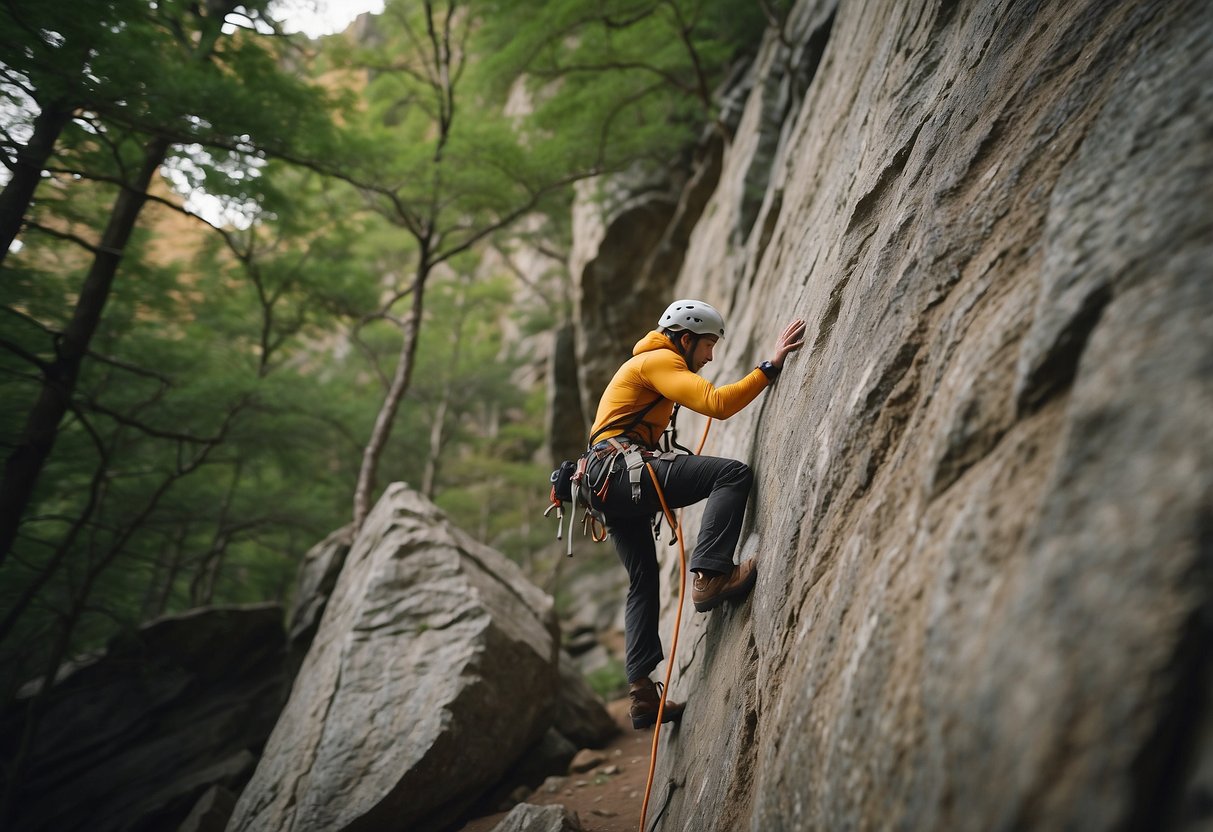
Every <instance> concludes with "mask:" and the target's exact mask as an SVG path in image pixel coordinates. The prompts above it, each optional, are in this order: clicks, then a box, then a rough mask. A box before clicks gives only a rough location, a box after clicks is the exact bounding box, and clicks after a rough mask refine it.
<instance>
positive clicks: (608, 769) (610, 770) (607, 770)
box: [598, 766, 619, 774]
mask: <svg viewBox="0 0 1213 832" xmlns="http://www.w3.org/2000/svg"><path fill="white" fill-rule="evenodd" d="M598 773H599V774H618V773H619V766H603V767H602V768H600V769H598Z"/></svg>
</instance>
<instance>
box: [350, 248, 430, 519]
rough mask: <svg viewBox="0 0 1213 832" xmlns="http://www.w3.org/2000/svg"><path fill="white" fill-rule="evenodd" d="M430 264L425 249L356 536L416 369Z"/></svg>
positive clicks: (369, 463) (361, 474)
mask: <svg viewBox="0 0 1213 832" xmlns="http://www.w3.org/2000/svg"><path fill="white" fill-rule="evenodd" d="M428 260H429V253H428V251H426V250H425V247H424V246H423V247H422V251H421V255H420V265H419V266H418V267H417V276H416V278H414V280H413V306H412V308H411V310H410V312H409V317H408V320H407V321H406V322H405V328H404V339H403V341H402V342H401V345H400V359H399V360H398V361H397V362H396V372H395V373H394V374H393V375H392V382H391V384H390V385H389V386H388V391H387V395H386V396H384V399H383V404H381V405H380V406H379V415H378V416H376V417H375V427H374V428H373V429H372V430H371V437H370V439H369V440H367V443H366V448H365V449H364V450H363V452H362V467H361V468H359V470H358V484H357V485H356V486H355V488H354V528H353V533H354V534H355V535H356V534H357V533H358V530H359V529H361V528H362V523H363V521H365V520H366V516H367V515H368V514H369V513H370V511H371V497H372V495H373V493H374V491H375V479H376V477H377V476H378V474H379V458H380V457H381V456H382V455H383V449H384V448H385V447H387V442H388V439H389V438H390V437H391V435H392V423H393V422H395V421H396V413H397V412H398V411H399V410H400V402H401V401H403V400H404V394H405V393H407V392H408V389H409V384H410V383H411V382H412V379H413V365H414V364H415V363H416V362H417V336H418V333H419V332H420V331H421V313H422V310H423V309H424V308H425V307H424V303H425V301H424V297H425V281H426V279H427V278H428V277H429V270H430V268H431V266H430V264H429V262H428Z"/></svg>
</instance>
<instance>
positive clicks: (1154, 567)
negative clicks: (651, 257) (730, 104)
mask: <svg viewBox="0 0 1213 832" xmlns="http://www.w3.org/2000/svg"><path fill="white" fill-rule="evenodd" d="M1210 44H1213V7H1211V6H1210V5H1209V4H1208V3H1207V2H1201V1H1200V0H1174V2H1166V1H1165V0H1150V1H1149V2H1141V0H1076V2H1070V3H1040V2H1035V3H1011V2H996V1H995V0H991V1H990V2H942V3H941V2H937V1H936V0H867V1H866V2H858V1H857V0H840V1H839V2H823V1H822V0H804V1H803V2H800V3H798V4H797V5H796V7H795V9H794V10H793V11H792V13H791V15H790V17H789V19H788V22H787V25H786V26H784V27H783V29H782V31H781V32H780V33H779V37H772V38H771V39H770V40H769V42H768V43H767V45H766V47H765V50H764V52H763V54H762V55H761V56H760V59H759V62H758V64H757V71H758V72H759V73H760V77H759V78H758V79H757V81H756V83H754V84H753V87H752V92H751V95H750V99H749V101H748V103H747V106H746V110H745V113H744V114H743V116H742V118H741V120H740V122H739V125H738V129H737V133H736V137H735V139H734V141H733V142H732V144H731V145H730V146H729V147H728V148H727V151H726V155H725V159H724V162H723V169H722V172H721V174H720V177H719V182H720V184H719V186H718V188H717V190H716V193H715V194H714V195H713V197H712V202H711V203H710V204H709V206H708V208H707V209H706V210H705V211H704V212H703V219H702V220H701V222H700V223H699V225H698V227H697V228H696V229H695V231H694V232H693V234H692V235H691V239H690V243H689V247H688V251H687V254H686V261H685V265H684V268H683V271H682V273H681V275H680V277H679V280H678V283H677V286H676V289H675V292H674V294H677V295H691V296H695V295H701V296H704V297H705V298H706V299H708V300H710V301H712V302H714V303H717V304H718V305H720V306H721V307H722V309H723V311H724V312H725V313H726V316H727V319H728V321H729V337H728V338H727V339H726V340H725V341H723V342H722V343H721V345H720V346H719V347H718V348H717V351H716V360H715V362H714V363H713V364H712V365H711V368H710V371H709V376H710V377H711V378H712V379H713V380H714V381H716V382H727V381H733V380H735V379H737V378H738V377H740V376H741V375H742V374H744V373H745V372H748V371H749V370H750V369H751V368H752V367H753V366H754V364H755V363H756V361H757V360H759V359H761V358H764V357H768V356H769V350H770V348H771V345H772V342H773V338H774V335H775V333H776V332H778V330H779V329H780V328H781V327H782V325H783V324H784V323H785V322H786V321H787V320H788V319H789V318H792V317H794V316H795V317H803V318H805V319H806V320H807V321H808V333H807V343H806V346H805V348H804V350H803V351H802V352H801V353H800V354H799V355H797V356H795V357H793V358H792V359H791V360H790V361H789V363H788V365H787V368H786V369H785V370H784V373H783V376H782V378H780V380H779V381H778V383H777V384H776V385H775V386H774V387H773V388H772V389H771V390H769V391H767V392H766V393H764V395H763V398H762V399H760V400H759V401H758V402H756V403H755V404H754V405H753V406H751V407H750V408H748V409H747V410H745V411H743V412H742V413H741V414H739V415H738V416H736V417H734V418H732V419H730V420H728V421H727V422H725V423H724V424H721V425H718V426H717V427H715V428H714V429H713V433H712V437H711V439H710V442H709V446H708V452H710V453H714V454H718V455H726V456H737V457H740V458H743V459H745V460H747V461H749V462H750V463H751V464H752V465H753V467H754V470H755V488H754V497H753V501H752V503H751V506H750V509H749V511H750V516H749V517H748V519H747V524H746V529H745V531H744V534H743V538H742V541H741V545H740V551H739V557H741V558H748V557H754V556H757V557H759V558H760V567H759V579H758V584H757V586H756V588H755V590H754V593H753V596H752V597H751V599H750V600H749V601H747V602H746V603H744V604H740V605H726V606H725V607H722V608H721V609H720V610H717V611H716V612H713V613H712V614H711V615H709V616H698V615H693V614H688V617H687V626H684V628H683V631H682V637H681V643H682V645H683V646H682V647H681V649H680V654H679V658H678V661H677V662H676V665H677V666H676V668H675V681H674V684H673V688H674V690H673V691H672V693H673V695H675V696H678V697H680V698H681V697H685V698H686V699H687V703H688V704H687V715H686V718H685V719H684V720H683V722H682V723H681V725H680V726H679V727H678V728H677V729H676V730H671V731H668V732H666V733H665V734H664V736H665V740H664V742H663V745H662V747H661V749H660V752H659V758H658V771H657V774H656V782H658V783H669V784H672V785H673V789H672V791H671V794H670V799H669V801H668V805H666V806H665V809H664V813H663V815H662V819H661V826H660V828H662V829H699V830H709V832H710V830H721V831H722V832H723V830H732V829H874V828H896V829H923V830H931V829H1020V828H1041V829H1098V830H1103V829H1146V828H1151V829H1196V828H1208V825H1209V823H1210V821H1211V819H1213V813H1211V811H1210V806H1213V778H1211V775H1210V772H1211V771H1213V767H1211V766H1210V760H1213V727H1211V726H1213V711H1210V707H1209V705H1210V702H1211V701H1213V696H1211V690H1213V687H1211V686H1210V679H1213V652H1211V649H1210V645H1211V644H1213V580H1211V578H1210V576H1211V575H1213V568H1211V564H1213V543H1211V541H1213V532H1211V531H1210V530H1211V529H1213V508H1211V507H1213V212H1211V210H1210V205H1211V204H1213V80H1211V79H1213V49H1210ZM780 76H781V77H782V78H783V79H796V78H798V79H800V80H779V77H780ZM785 88H786V89H787V90H788V94H787V95H783V94H782V93H781V94H779V95H775V93H776V92H778V91H780V90H782V89H785ZM781 101H782V102H785V103H786V106H787V115H786V118H784V119H783V120H782V126H781V127H780V129H779V130H778V131H776V133H774V134H772V132H771V131H770V129H769V124H770V120H769V118H768V116H769V114H770V112H771V108H772V106H773V104H778V103H779V102H781ZM781 106H782V105H781ZM771 135H776V136H777V144H776V148H775V150H774V157H773V158H774V161H773V162H772V163H770V164H768V163H766V162H764V161H761V160H760V157H761V156H762V155H764V154H770V153H771V152H772V151H771V144H770V142H769V140H768V138H769V137H770V136H771ZM764 171H766V173H764ZM762 176H765V177H766V178H767V179H768V180H769V181H768V184H767V190H766V192H765V196H764V197H763V199H762V200H760V201H756V200H754V199H753V196H752V193H751V192H750V191H749V187H750V186H749V185H748V184H747V183H753V182H754V181H755V179H756V177H758V178H761V177H762ZM659 307H660V305H659V304H655V305H654V309H659ZM585 323H586V324H587V325H591V324H592V325H597V324H598V320H597V319H596V318H592V317H587V318H586V320H585ZM582 337H583V340H585V341H586V342H588V343H592V342H595V337H596V336H595V333H593V332H588V333H585V334H584V335H583V336H582ZM693 424H694V422H693V420H690V419H688V420H687V423H686V425H685V427H687V428H689V427H691V426H692V425H693ZM696 517H697V514H696V512H695V511H688V512H687V513H686V518H685V520H686V523H687V525H688V529H687V537H688V539H691V540H693V539H694V531H695V526H696V522H697V521H696ZM663 554H666V555H667V557H668V552H665V553H663ZM671 560H672V558H671ZM667 574H668V577H669V579H670V582H671V584H672V585H676V581H677V575H676V571H675V567H673V566H670V567H669V568H668V573H667ZM670 624H671V622H670V621H667V622H666V628H667V632H668V629H669V625H670ZM667 645H668V641H667Z"/></svg>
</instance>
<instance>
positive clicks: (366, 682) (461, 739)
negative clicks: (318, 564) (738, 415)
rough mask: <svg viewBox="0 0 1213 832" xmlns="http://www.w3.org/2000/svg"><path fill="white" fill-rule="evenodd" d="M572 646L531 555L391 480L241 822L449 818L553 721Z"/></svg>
mask: <svg viewBox="0 0 1213 832" xmlns="http://www.w3.org/2000/svg"><path fill="white" fill-rule="evenodd" d="M558 649H559V640H558V638H557V636H556V632H555V617H554V613H553V606H552V601H551V599H550V598H549V597H548V596H547V595H546V594H544V593H543V592H541V591H540V590H539V589H537V588H536V587H534V586H533V585H532V584H530V583H529V582H528V581H527V580H526V579H525V577H524V576H523V575H522V573H521V571H520V570H519V569H518V567H517V566H515V565H514V564H513V563H512V562H511V561H509V560H508V559H506V558H505V557H504V556H503V555H501V554H499V553H498V552H496V551H494V550H492V549H489V548H488V547H486V546H483V545H481V544H479V543H477V542H476V541H475V540H473V539H472V538H470V537H469V536H468V535H466V534H464V533H463V532H461V531H459V530H458V529H456V528H455V527H453V526H452V525H451V524H450V523H449V522H448V521H447V520H446V518H445V516H444V515H443V514H442V512H441V511H439V510H438V509H437V508H436V507H435V506H434V505H433V504H432V503H430V502H429V501H427V500H425V499H424V498H422V497H421V496H420V495H418V494H416V493H415V492H413V491H411V490H409V489H408V488H407V487H405V486H404V485H402V484H396V485H393V486H391V487H389V488H388V489H387V492H386V493H385V494H384V495H383V497H382V499H381V500H380V501H379V503H378V504H377V505H376V507H375V509H374V510H373V511H372V512H371V514H370V516H369V517H368V518H367V520H366V522H365V524H364V525H363V528H362V530H361V532H360V533H359V534H358V535H357V537H356V539H355V540H354V543H353V546H352V548H351V549H350V552H349V555H348V556H347V558H346V563H345V568H344V569H343V571H342V573H341V577H340V579H339V580H338V582H337V586H336V588H335V590H334V591H333V594H332V596H331V598H330V600H329V603H328V608H327V609H326V610H325V613H324V617H323V619H322V621H321V624H320V629H319V632H318V633H317V635H316V637H315V639H314V641H313V643H312V647H311V650H310V651H309V652H308V655H307V657H306V659H305V660H304V663H303V666H302V668H301V669H300V672H299V675H298V676H297V678H296V681H295V685H294V688H293V690H292V691H291V696H290V700H289V701H288V703H287V705H286V708H285V710H284V712H283V715H282V718H281V720H280V721H279V723H278V725H277V727H276V728H275V729H274V733H273V736H272V737H271V738H270V741H269V743H268V745H267V747H266V750H265V754H264V755H263V757H262V759H261V762H260V764H259V765H258V767H257V771H256V773H255V774H254V775H253V778H252V781H251V782H250V783H249V785H248V787H247V788H246V790H245V791H244V793H243V794H242V795H241V797H240V801H239V803H238V804H237V806H236V810H235V812H234V814H233V816H232V820H231V822H230V824H229V826H228V828H229V829H230V830H232V831H233V832H244V830H273V832H277V830H280V829H291V830H293V832H308V830H317V832H339V830H346V829H349V830H354V829H359V830H374V829H410V830H417V832H424V831H425V830H437V829H442V828H445V827H446V826H447V825H449V824H450V823H451V822H452V821H453V820H454V819H456V818H457V817H458V816H459V815H460V814H461V813H463V812H464V811H465V810H466V809H467V808H468V807H469V806H471V805H472V804H473V802H474V801H475V800H476V798H477V797H479V796H481V795H482V794H483V793H485V792H486V791H487V790H488V789H489V788H490V787H491V786H492V785H493V784H494V783H495V782H496V781H498V780H499V779H500V778H501V776H502V775H503V774H504V773H505V772H506V771H507V769H508V768H509V767H510V765H511V764H512V763H513V762H514V761H515V759H516V758H518V757H519V755H521V754H522V753H523V752H525V751H526V750H527V749H529V748H530V747H532V746H533V745H534V744H535V743H536V742H537V741H538V740H539V739H540V738H541V737H542V736H543V734H544V732H545V731H547V729H548V728H549V727H550V726H551V724H552V719H553V712H554V705H555V701H556V691H557V683H558V675H557V667H558Z"/></svg>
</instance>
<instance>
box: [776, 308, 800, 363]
mask: <svg viewBox="0 0 1213 832" xmlns="http://www.w3.org/2000/svg"><path fill="white" fill-rule="evenodd" d="M804 329H805V323H804V321H802V320H800V319H797V320H795V321H792V322H791V323H790V324H788V326H787V328H786V329H784V331H783V332H781V333H780V334H779V340H778V341H776V342H775V357H774V358H772V359H771V363H772V364H774V365H775V366H776V367H780V368H782V367H783V359H784V358H786V357H787V354H788V353H790V352H795V351H796V350H798V349H800V348H801V347H803V346H804Z"/></svg>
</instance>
